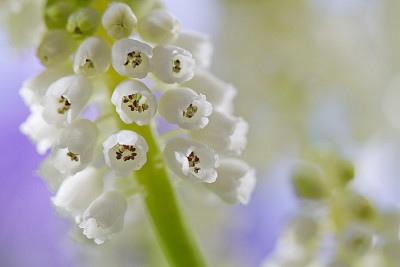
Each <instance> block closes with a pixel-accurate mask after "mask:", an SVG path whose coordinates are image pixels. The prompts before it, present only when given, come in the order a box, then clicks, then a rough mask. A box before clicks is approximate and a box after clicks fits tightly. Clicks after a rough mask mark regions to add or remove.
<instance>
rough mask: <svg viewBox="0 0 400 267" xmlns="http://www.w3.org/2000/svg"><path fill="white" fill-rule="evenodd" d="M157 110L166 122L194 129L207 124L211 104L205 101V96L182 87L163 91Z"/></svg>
mask: <svg viewBox="0 0 400 267" xmlns="http://www.w3.org/2000/svg"><path fill="white" fill-rule="evenodd" d="M159 112H160V114H161V116H163V118H164V119H165V120H166V121H167V122H169V123H175V124H178V125H179V127H181V128H184V129H188V130H195V129H201V128H204V127H205V126H206V125H207V123H208V117H209V116H210V115H211V113H212V106H211V103H210V102H208V101H206V96H204V95H198V94H197V93H196V92H195V91H193V90H191V89H189V88H184V87H182V88H177V89H169V90H167V91H165V92H164V94H163V95H162V96H161V97H160V101H159Z"/></svg>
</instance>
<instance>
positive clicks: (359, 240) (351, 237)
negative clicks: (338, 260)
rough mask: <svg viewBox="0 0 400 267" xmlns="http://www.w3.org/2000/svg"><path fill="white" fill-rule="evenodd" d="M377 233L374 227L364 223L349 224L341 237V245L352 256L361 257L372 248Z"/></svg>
mask: <svg viewBox="0 0 400 267" xmlns="http://www.w3.org/2000/svg"><path fill="white" fill-rule="evenodd" d="M374 236H375V233H374V231H373V229H372V228H370V227H369V226H366V225H364V224H362V223H357V224H356V223H354V224H350V225H348V226H347V227H346V228H345V229H344V230H343V232H342V233H341V236H340V237H339V245H340V247H342V248H343V249H344V251H346V253H348V254H349V255H352V256H358V257H360V256H361V255H362V254H364V253H366V252H367V251H369V250H370V249H372V247H373V245H374Z"/></svg>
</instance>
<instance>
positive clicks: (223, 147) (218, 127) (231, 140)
mask: <svg viewBox="0 0 400 267" xmlns="http://www.w3.org/2000/svg"><path fill="white" fill-rule="evenodd" d="M247 131H248V123H247V122H246V121H244V120H243V119H242V118H241V117H235V116H232V115H230V114H225V113H222V112H219V111H214V112H213V113H212V114H211V116H210V117H209V122H208V124H207V126H206V127H204V128H203V129H199V130H194V131H191V132H190V135H191V137H193V138H194V139H197V140H200V141H202V142H204V143H206V144H208V145H209V146H210V147H212V148H213V149H214V150H215V151H216V152H217V153H219V154H225V155H233V156H238V155H240V154H241V153H242V151H243V149H244V148H245V147H246V142H247V136H246V135H247Z"/></svg>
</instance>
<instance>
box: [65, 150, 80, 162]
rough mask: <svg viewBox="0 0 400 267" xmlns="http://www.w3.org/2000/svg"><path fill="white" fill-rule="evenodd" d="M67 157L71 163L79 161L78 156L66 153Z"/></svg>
mask: <svg viewBox="0 0 400 267" xmlns="http://www.w3.org/2000/svg"><path fill="white" fill-rule="evenodd" d="M67 156H68V157H70V158H71V161H79V157H78V156H79V154H75V153H72V152H71V151H68V153H67Z"/></svg>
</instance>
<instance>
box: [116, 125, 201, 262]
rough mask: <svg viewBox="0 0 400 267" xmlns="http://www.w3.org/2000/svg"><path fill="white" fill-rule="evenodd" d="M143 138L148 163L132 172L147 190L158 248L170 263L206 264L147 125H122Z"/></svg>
mask: <svg viewBox="0 0 400 267" xmlns="http://www.w3.org/2000/svg"><path fill="white" fill-rule="evenodd" d="M124 126H125V127H124V128H125V129H129V130H132V131H135V132H137V133H138V134H140V135H142V136H144V137H145V138H146V141H147V144H148V146H149V152H148V153H147V162H146V164H145V165H144V166H143V167H142V168H141V169H140V170H139V171H136V172H135V175H136V177H137V180H138V182H139V184H140V185H142V186H143V187H144V188H145V189H146V195H145V203H146V206H147V210H148V212H149V214H150V216H151V219H152V221H153V226H154V229H155V232H156V235H157V238H158V240H159V242H160V245H161V248H162V250H163V252H164V254H165V256H166V258H167V260H168V262H169V264H170V265H171V266H176V267H186V266H188V267H189V266H190V267H200V266H203V267H205V266H207V264H206V262H205V260H204V258H203V256H202V253H201V251H200V249H199V247H198V246H197V244H196V242H195V240H194V238H193V236H192V235H191V233H190V231H189V229H188V227H187V224H186V222H185V220H184V219H183V217H182V215H181V213H180V209H179V205H178V202H177V199H176V197H175V193H174V190H173V188H172V186H171V183H170V181H169V178H168V175H167V170H166V168H165V165H164V162H163V159H162V154H161V152H160V150H159V148H158V145H157V143H156V141H155V140H154V138H153V134H152V132H151V129H150V127H149V126H141V127H138V126H137V125H133V124H131V125H124Z"/></svg>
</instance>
